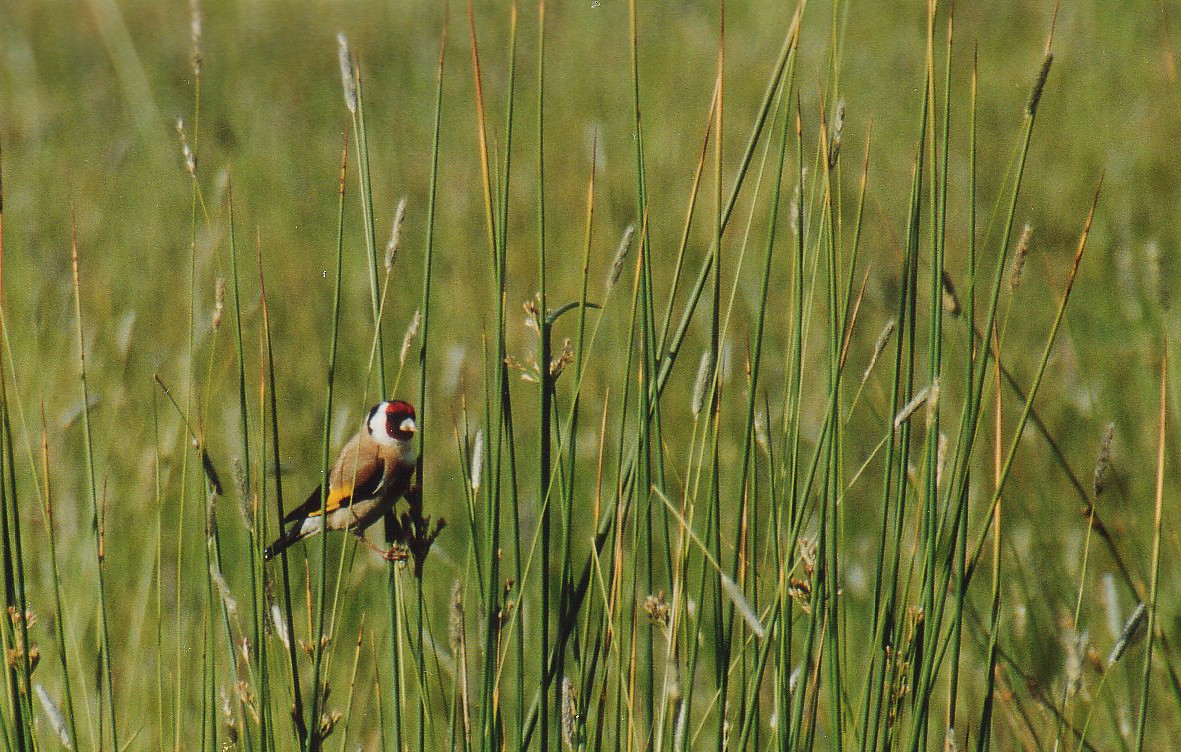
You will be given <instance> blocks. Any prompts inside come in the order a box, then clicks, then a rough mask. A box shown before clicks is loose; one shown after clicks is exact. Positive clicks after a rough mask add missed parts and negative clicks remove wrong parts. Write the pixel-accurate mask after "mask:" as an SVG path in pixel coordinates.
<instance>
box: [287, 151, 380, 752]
mask: <svg viewBox="0 0 1181 752" xmlns="http://www.w3.org/2000/svg"><path fill="white" fill-rule="evenodd" d="M346 138H347V134H346ZM347 167H348V148H347V141H346V146H345V148H343V149H342V150H341V157H340V183H339V185H340V187H339V190H338V196H339V198H338V213H337V229H336V277H335V284H334V287H333V293H332V335H331V339H330V340H329V343H330V344H329V349H328V370H327V379H328V383H327V394H326V396H325V398H324V437H323V441H322V442H321V455H320V478H321V482H320V514H321V519H324V520H327V519H328V518H327V516H326V510H327V506H328V470H329V467H330V465H329V463H330V455H329V451H330V449H331V446H332V396H333V387H334V385H335V382H336V345H337V342H338V340H339V338H340V308H341V298H342V296H341V277H342V274H343V271H344V198H345V176H346V173H347ZM327 564H328V536H327V535H326V534H325V535H321V536H320V572H319V590H318V601H317V604H316V628H315V630H314V631H313V632H312V637H313V639H314V640H315V646H314V652H313V657H312V697H311V702H310V704H309V706H308V714H309V717H308V720H307V728H308V732H309V733H308V735H307V737H306V739H305V741H304V749H305V752H318V750H319V749H320V741H321V740H320V739H319V735H318V731H317V729H318V728H319V726H320V713H321V711H322V708H321V707H320V706H321V704H322V702H323V692H322V691H321V686H320V682H321V671H322V669H323V666H322V664H323V660H324V634H325V633H324V621H325V608H324V606H325V602H326V599H327V595H328V593H327V575H328V567H327ZM395 739H396V741H395V746H398V747H399V748H400V746H401V742H400V740H399V739H398V737H397V735H395Z"/></svg>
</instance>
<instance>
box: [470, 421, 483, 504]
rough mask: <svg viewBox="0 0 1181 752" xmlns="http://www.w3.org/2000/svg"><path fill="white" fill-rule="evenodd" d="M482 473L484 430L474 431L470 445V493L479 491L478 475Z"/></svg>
mask: <svg viewBox="0 0 1181 752" xmlns="http://www.w3.org/2000/svg"><path fill="white" fill-rule="evenodd" d="M483 471H484V429H482V428H481V429H480V430H479V431H476V440H475V442H474V443H473V444H472V493H475V492H476V491H479V490H480V475H481V473H482V472H483Z"/></svg>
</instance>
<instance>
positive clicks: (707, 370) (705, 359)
mask: <svg viewBox="0 0 1181 752" xmlns="http://www.w3.org/2000/svg"><path fill="white" fill-rule="evenodd" d="M712 372H713V357H712V356H711V355H710V351H709V350H706V351H705V352H703V353H701V362H700V363H698V364H697V379H696V380H695V381H694V382H693V403H692V405H691V409H692V411H693V417H694V418H696V417H697V416H699V415H701V410H702V409H703V408H704V407H705V395H706V392H708V391H709V380H710V376H711V375H712Z"/></svg>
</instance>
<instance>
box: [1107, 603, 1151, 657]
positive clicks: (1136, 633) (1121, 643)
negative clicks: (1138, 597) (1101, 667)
mask: <svg viewBox="0 0 1181 752" xmlns="http://www.w3.org/2000/svg"><path fill="white" fill-rule="evenodd" d="M1147 627H1148V607H1147V606H1145V605H1144V604H1143V603H1141V604H1139V605H1137V606H1136V609H1135V610H1134V611H1132V615H1131V616H1129V617H1128V620H1127V621H1125V622H1124V627H1123V629H1121V630H1120V633H1119V637H1118V638H1117V639H1116V641H1115V645H1113V646H1112V647H1111V652H1110V653H1109V654H1108V655H1107V666H1108V668H1110V667H1112V666H1114V665H1115V664H1116V663H1118V662H1119V659H1120V658H1123V657H1124V653H1126V652H1127V650H1128V648H1130V647H1133V646H1135V645H1136V644H1137V643H1138V642H1140V641H1141V640H1143V639H1144V634H1145V633H1146V632H1147V631H1148V629H1147Z"/></svg>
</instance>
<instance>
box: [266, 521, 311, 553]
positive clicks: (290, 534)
mask: <svg viewBox="0 0 1181 752" xmlns="http://www.w3.org/2000/svg"><path fill="white" fill-rule="evenodd" d="M299 528H300V526H299V525H296V526H295V527H293V528H291V529H290V530H288V531H287V532H285V533H283V534H282V535H280V536H279V538H278V539H277V540H276V541H275V542H274V543H272V544H271V545H269V546H267V547H266V549H265V550H264V551H263V552H262V557H263V560H265V561H270V560H271V559H273V558H275V557H276V556H278V555H279V554H280V553H282V552H283V551H285V550H287V547H288V546H290V545H291V544H293V543H295V542H296V541H298V540H300V539H301V538H302V537H303V536H302V535H301V534H300V530H299Z"/></svg>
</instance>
